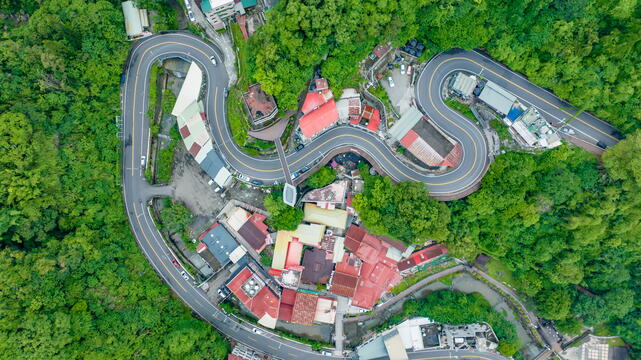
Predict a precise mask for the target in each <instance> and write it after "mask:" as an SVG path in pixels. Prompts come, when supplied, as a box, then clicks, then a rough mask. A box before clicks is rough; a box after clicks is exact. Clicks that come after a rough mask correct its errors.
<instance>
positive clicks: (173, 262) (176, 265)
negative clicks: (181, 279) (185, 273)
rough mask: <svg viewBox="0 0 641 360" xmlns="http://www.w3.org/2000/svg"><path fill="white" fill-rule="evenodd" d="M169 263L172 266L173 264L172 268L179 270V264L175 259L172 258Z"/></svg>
mask: <svg viewBox="0 0 641 360" xmlns="http://www.w3.org/2000/svg"><path fill="white" fill-rule="evenodd" d="M171 263H172V264H174V266H175V267H177V268H179V267H180V264H179V263H178V261H177V260H176V259H174V258H172V259H171Z"/></svg>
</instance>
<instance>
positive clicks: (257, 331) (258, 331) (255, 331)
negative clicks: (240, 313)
mask: <svg viewBox="0 0 641 360" xmlns="http://www.w3.org/2000/svg"><path fill="white" fill-rule="evenodd" d="M252 332H253V333H254V334H262V333H263V332H262V331H260V330H259V329H258V328H252Z"/></svg>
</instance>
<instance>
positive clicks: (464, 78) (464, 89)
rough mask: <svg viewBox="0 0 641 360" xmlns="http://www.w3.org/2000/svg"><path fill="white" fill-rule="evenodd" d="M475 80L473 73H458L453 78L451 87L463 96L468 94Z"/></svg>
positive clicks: (474, 85)
mask: <svg viewBox="0 0 641 360" xmlns="http://www.w3.org/2000/svg"><path fill="white" fill-rule="evenodd" d="M476 84H477V80H476V76H474V75H467V74H465V73H462V72H460V73H458V74H456V77H455V78H454V84H452V89H453V90H455V91H458V92H459V93H461V95H463V96H470V95H472V92H473V91H474V88H475V87H476Z"/></svg>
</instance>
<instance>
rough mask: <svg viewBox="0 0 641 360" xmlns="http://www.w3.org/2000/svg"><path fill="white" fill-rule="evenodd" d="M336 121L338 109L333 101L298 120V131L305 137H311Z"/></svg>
mask: <svg viewBox="0 0 641 360" xmlns="http://www.w3.org/2000/svg"><path fill="white" fill-rule="evenodd" d="M337 120H338V109H336V102H335V101H334V99H331V100H330V101H328V102H326V103H325V104H323V105H321V106H320V107H319V108H318V109H316V110H314V111H312V112H310V113H308V114H305V115H303V117H301V118H300V129H301V130H302V131H303V134H304V135H305V136H306V137H312V136H314V135H315V134H316V133H318V132H319V131H321V130H323V129H325V128H326V127H328V126H329V125H331V124H333V123H334V122H336V121H337Z"/></svg>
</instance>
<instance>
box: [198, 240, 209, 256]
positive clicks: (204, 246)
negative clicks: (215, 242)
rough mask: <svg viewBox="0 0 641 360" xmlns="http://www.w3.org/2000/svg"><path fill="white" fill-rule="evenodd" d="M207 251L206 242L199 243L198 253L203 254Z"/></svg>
mask: <svg viewBox="0 0 641 360" xmlns="http://www.w3.org/2000/svg"><path fill="white" fill-rule="evenodd" d="M205 250H207V244H205V243H204V242H199V243H198V245H197V246H196V252H197V253H201V252H203V251H205Z"/></svg>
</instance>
